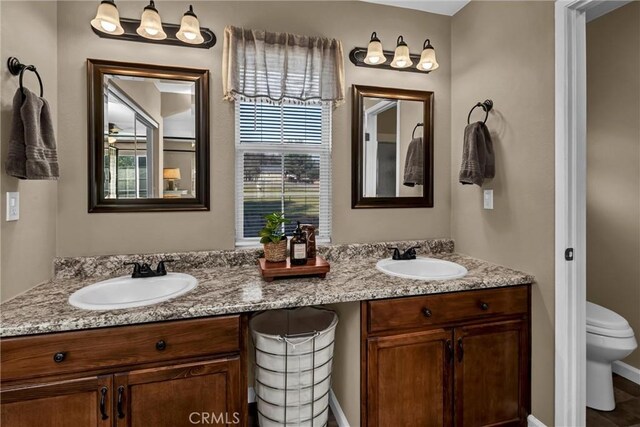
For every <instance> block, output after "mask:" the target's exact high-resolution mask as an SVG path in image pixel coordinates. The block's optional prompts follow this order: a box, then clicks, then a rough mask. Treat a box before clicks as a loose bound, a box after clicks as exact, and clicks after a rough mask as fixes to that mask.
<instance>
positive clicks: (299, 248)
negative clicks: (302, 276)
mask: <svg viewBox="0 0 640 427" xmlns="http://www.w3.org/2000/svg"><path fill="white" fill-rule="evenodd" d="M289 258H290V260H291V265H305V264H306V263H307V237H306V236H305V233H304V232H303V231H302V228H301V227H300V221H298V227H296V229H295V230H294V232H293V237H292V238H291V253H290V256H289Z"/></svg>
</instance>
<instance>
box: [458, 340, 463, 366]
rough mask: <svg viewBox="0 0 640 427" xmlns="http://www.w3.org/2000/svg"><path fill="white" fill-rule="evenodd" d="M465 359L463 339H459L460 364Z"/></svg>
mask: <svg viewBox="0 0 640 427" xmlns="http://www.w3.org/2000/svg"><path fill="white" fill-rule="evenodd" d="M463 357H464V347H463V346H462V338H458V362H462V358H463Z"/></svg>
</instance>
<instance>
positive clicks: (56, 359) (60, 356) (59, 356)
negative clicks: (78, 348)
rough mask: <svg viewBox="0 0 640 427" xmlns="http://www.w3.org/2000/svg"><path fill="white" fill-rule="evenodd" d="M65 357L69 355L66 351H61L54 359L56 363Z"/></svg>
mask: <svg viewBox="0 0 640 427" xmlns="http://www.w3.org/2000/svg"><path fill="white" fill-rule="evenodd" d="M65 357H67V353H65V352H64V351H60V352H58V353H56V354H54V355H53V361H54V362H56V363H61V362H62V361H63V360H64V359H65Z"/></svg>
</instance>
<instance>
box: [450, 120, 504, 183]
mask: <svg viewBox="0 0 640 427" xmlns="http://www.w3.org/2000/svg"><path fill="white" fill-rule="evenodd" d="M495 174H496V166H495V158H494V155H493V142H492V141H491V135H490V134H489V129H487V126H486V125H485V124H484V123H482V122H475V123H471V124H470V125H467V127H466V128H465V129H464V148H463V151H462V166H461V167H460V178H459V180H460V182H461V183H462V184H476V185H479V186H482V184H483V183H484V179H485V178H493V177H494V176H495Z"/></svg>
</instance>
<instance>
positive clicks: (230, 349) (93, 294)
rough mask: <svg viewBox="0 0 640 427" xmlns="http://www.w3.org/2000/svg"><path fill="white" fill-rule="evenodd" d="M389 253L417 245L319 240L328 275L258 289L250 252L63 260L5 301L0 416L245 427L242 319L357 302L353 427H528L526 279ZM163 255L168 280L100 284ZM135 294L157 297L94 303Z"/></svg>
mask: <svg viewBox="0 0 640 427" xmlns="http://www.w3.org/2000/svg"><path fill="white" fill-rule="evenodd" d="M399 244H400V245H401V246H405V247H407V245H411V246H413V245H420V246H422V249H421V250H420V253H419V254H418V259H416V260H401V261H395V262H390V261H387V260H383V261H380V262H378V261H379V260H381V259H383V258H387V257H389V255H390V253H389V250H388V249H387V246H388V245H392V244H390V243H384V244H382V243H380V244H354V245H333V246H326V247H321V248H319V253H320V254H321V255H322V256H324V257H325V258H326V259H327V260H328V261H329V262H331V264H332V265H331V273H329V274H328V275H327V277H326V279H319V278H304V279H288V280H277V281H274V282H270V283H267V282H264V281H263V280H262V279H261V278H260V276H259V272H258V269H257V266H256V259H257V257H258V255H259V251H258V250H244V251H214V252H196V253H182V254H157V255H148V256H140V257H138V258H137V259H136V258H132V257H127V256H102V257H89V258H77V259H59V260H57V261H56V266H55V269H56V275H55V278H54V280H52V281H51V282H48V283H45V284H42V285H40V286H38V287H36V288H34V289H32V290H30V291H28V292H26V293H24V294H22V295H20V296H18V297H16V298H14V299H12V300H10V301H7V302H5V303H3V304H2V306H1V309H2V313H1V315H2V329H1V330H0V332H1V336H2V341H1V344H2V365H1V369H2V392H1V395H2V405H1V408H2V422H3V424H5V423H6V425H11V426H31V425H44V424H51V422H50V421H49V420H63V421H64V422H63V423H62V424H65V425H73V426H89V425H91V426H94V425H95V426H125V425H127V426H135V425H154V426H180V425H191V424H193V422H194V421H196V419H195V418H194V417H198V420H199V421H202V420H203V418H202V416H203V415H202V414H209V415H207V417H208V419H209V418H211V417H213V416H215V417H216V420H217V422H216V423H217V424H219V425H224V424H229V425H232V424H240V425H246V423H247V422H248V417H247V414H248V405H247V388H248V386H249V385H250V384H249V380H248V377H249V368H250V361H249V360H250V358H249V353H250V350H249V349H250V343H249V339H248V319H249V316H250V314H251V313H252V312H256V311H261V310H271V309H280V308H292V307H300V306H310V305H326V304H336V303H346V302H358V301H359V302H360V320H361V321H360V333H359V334H360V376H361V380H360V399H359V402H360V407H361V411H360V422H361V425H367V426H380V427H384V426H390V425H427V426H440V425H443V426H449V425H460V426H462V425H526V417H527V415H528V413H529V408H530V403H529V401H530V398H529V389H530V286H529V285H530V284H532V283H533V281H534V279H533V277H531V276H529V275H527V274H525V273H521V272H518V271H515V270H512V269H509V268H505V267H502V266H497V265H494V264H490V263H488V262H485V261H481V260H478V259H474V258H470V257H467V256H464V255H461V254H457V253H455V252H453V242H452V241H451V240H446V239H435V240H428V241H420V242H400V243H399ZM421 257H428V258H426V259H425V258H421ZM161 259H174V260H175V263H173V264H171V268H170V270H172V271H176V272H178V273H169V274H168V275H166V276H161V277H157V278H154V279H153V280H150V281H149V282H148V283H151V281H154V284H155V285H157V287H155V289H151V290H145V289H144V286H146V285H141V287H140V289H137V290H136V292H138V293H137V294H136V293H133V294H132V293H130V288H132V287H135V286H138V284H142V283H144V282H145V281H147V280H149V279H144V280H142V281H141V282H135V281H136V280H140V279H116V280H120V282H118V281H115V282H113V281H109V280H107V281H104V280H105V279H106V278H108V277H116V276H124V275H127V274H130V273H131V271H130V267H124V266H123V265H122V264H123V263H124V262H127V261H138V260H140V261H142V262H146V263H150V264H151V263H153V264H155V263H157V262H158V261H159V260H161ZM465 272H466V274H464V273H465ZM425 274H429V275H434V276H427V277H429V279H428V280H427V277H425ZM417 276H422V280H418V279H415V277H417ZM436 276H438V279H439V280H435V279H433V277H436ZM190 277H191V278H193V279H194V280H197V286H192V281H191V279H189V278H190ZM407 277H414V278H407ZM176 278H178V279H179V280H177V281H176V280H174V279H176ZM163 281H165V282H166V283H164V284H163V283H162V282H163ZM97 282H101V283H98V284H96V285H94V286H93V287H91V286H88V285H91V284H95V283H97ZM176 283H178V284H177V285H176ZM172 286H175V287H176V288H173V287H172ZM190 286H191V288H190V289H187V288H189V287H190ZM158 289H160V290H158ZM185 289H187V290H186V291H185ZM77 291H79V292H77ZM154 291H155V293H153V292H154ZM128 292H129V293H128ZM174 292H182V294H180V295H178V294H175V293H174ZM71 295H74V297H75V298H72V300H71V302H72V303H73V305H71V304H70V303H69V297H70V296H71ZM167 295H171V296H170V299H168V300H166V301H164V302H158V301H161V300H162V298H163V297H166V296H167ZM145 298H151V300H153V301H152V302H154V304H152V305H145V306H142V307H133V308H120V309H106V308H109V307H105V306H102V307H100V304H102V303H105V302H107V303H109V304H116V305H117V304H124V305H127V304H131V301H132V300H136V301H141V300H144V299H145ZM78 307H83V308H78ZM128 307H131V305H128ZM97 308H101V309H97ZM341 327H342V328H347V327H349V325H348V324H346V323H345V324H339V326H338V331H337V334H338V335H340V334H341ZM342 333H344V332H342ZM338 342H340V340H338ZM340 351H341V349H340V348H336V352H340ZM336 360H339V359H336ZM334 370H335V371H336V372H337V371H339V367H337V366H335V365H334ZM338 398H342V399H344V398H347V397H345V396H340V395H338ZM348 398H351V399H354V398H357V397H354V396H349V397H348ZM35 408H37V410H35ZM194 414H195V415H194ZM219 414H224V417H225V418H224V419H221V418H219V417H220V416H221V415H219ZM190 417H191V419H190ZM471 420H473V422H471ZM216 423H213V424H216ZM205 424H206V423H205Z"/></svg>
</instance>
